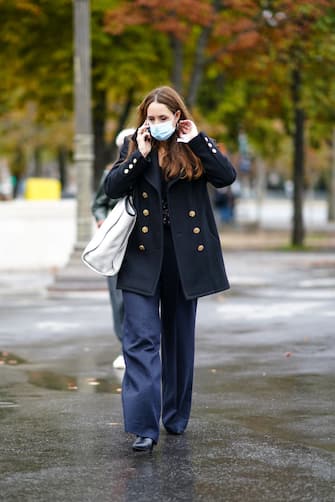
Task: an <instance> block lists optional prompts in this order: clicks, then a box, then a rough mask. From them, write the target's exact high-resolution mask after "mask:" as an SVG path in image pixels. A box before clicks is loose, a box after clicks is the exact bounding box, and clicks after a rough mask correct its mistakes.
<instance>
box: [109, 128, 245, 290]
mask: <svg viewBox="0 0 335 502" xmlns="http://www.w3.org/2000/svg"><path fill="white" fill-rule="evenodd" d="M188 145H189V147H190V148H191V149H192V151H193V152H194V153H195V155H196V156H197V157H199V158H200V160H201V162H202V164H203V167H204V175H203V176H202V177H201V178H199V179H197V180H194V181H188V180H182V179H180V178H174V179H172V180H170V181H169V182H168V183H167V201H168V207H169V215H170V227H171V234H172V239H173V243H174V248H175V254H176V259H177V264H178V270H179V275H180V280H181V284H182V288H183V292H184V295H185V297H186V298H187V299H192V298H197V297H200V296H205V295H209V294H212V293H217V292H219V291H223V290H225V289H228V288H229V282H228V279H227V276H226V272H225V267H224V262H223V257H222V250H221V244H220V240H219V236H218V232H217V228H216V224H215V220H214V216H213V211H212V207H211V203H210V200H209V195H208V191H207V182H209V183H212V184H213V185H214V186H215V187H217V188H219V187H224V186H227V185H230V184H231V183H233V181H234V180H235V177H236V172H235V169H234V167H233V166H232V164H231V163H230V161H229V160H228V158H227V157H226V156H224V155H223V154H222V153H221V152H220V150H219V149H218V148H217V147H216V146H215V144H214V142H213V141H212V140H211V139H210V138H209V137H208V136H206V135H205V134H204V133H199V134H198V135H197V136H196V137H195V138H193V139H192V140H191V141H190V142H189V143H188ZM127 150H128V148H127V145H126V144H124V146H123V148H122V150H121V153H120V158H119V160H118V161H117V162H116V163H115V165H114V166H113V168H112V169H111V171H110V172H109V174H108V176H107V177H106V180H105V191H106V194H107V195H108V196H109V197H111V198H119V197H122V196H124V195H126V194H128V193H133V196H134V204H135V207H136V210H137V221H136V224H135V227H134V229H133V231H132V234H131V236H130V238H129V242H128V246H127V250H126V254H125V258H124V261H123V263H122V266H121V269H120V271H119V275H118V288H120V289H124V290H127V291H132V292H134V293H139V294H142V295H147V296H151V295H153V294H154V293H155V291H156V288H157V285H158V281H159V277H160V272H161V264H162V258H163V218H162V194H161V169H160V167H159V164H158V155H157V151H151V152H150V154H149V155H148V156H147V157H146V158H145V157H143V156H142V154H141V153H140V152H139V151H138V150H135V151H134V152H133V154H132V155H131V156H130V157H129V158H126V157H127Z"/></svg>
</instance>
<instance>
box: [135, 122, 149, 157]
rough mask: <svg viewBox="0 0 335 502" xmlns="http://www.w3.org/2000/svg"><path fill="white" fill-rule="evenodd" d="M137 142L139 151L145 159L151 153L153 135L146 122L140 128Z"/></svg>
mask: <svg viewBox="0 0 335 502" xmlns="http://www.w3.org/2000/svg"><path fill="white" fill-rule="evenodd" d="M136 141H137V145H138V149H139V151H140V152H141V154H142V155H143V157H146V156H147V155H148V154H149V153H150V152H151V135H150V132H149V126H148V124H147V123H146V122H144V124H143V125H141V127H139V128H138V130H137V136H136Z"/></svg>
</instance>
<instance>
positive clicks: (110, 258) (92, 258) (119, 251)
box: [81, 195, 136, 275]
mask: <svg viewBox="0 0 335 502" xmlns="http://www.w3.org/2000/svg"><path fill="white" fill-rule="evenodd" d="M135 222H136V209H135V207H134V204H133V198H132V196H131V195H127V196H126V197H123V198H122V199H119V200H118V202H117V203H116V205H115V206H114V207H113V209H112V211H111V212H110V213H109V214H108V216H107V218H106V219H105V221H104V222H103V224H102V225H101V227H100V228H98V230H97V231H96V233H95V234H94V236H93V238H92V239H91V240H90V242H89V243H88V244H87V246H86V248H85V249H84V251H83V253H82V255H81V259H82V261H83V262H84V263H85V265H87V266H88V267H89V268H91V269H92V270H94V272H97V273H98V274H101V275H116V274H117V273H118V271H119V270H120V268H121V265H122V261H123V258H124V255H125V252H126V248H127V244H128V239H129V236H130V234H131V232H132V230H133V228H134V225H135Z"/></svg>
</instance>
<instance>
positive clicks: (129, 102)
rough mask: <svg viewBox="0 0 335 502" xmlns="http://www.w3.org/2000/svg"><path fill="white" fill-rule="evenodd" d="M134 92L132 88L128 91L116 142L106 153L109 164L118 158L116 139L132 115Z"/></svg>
mask: <svg viewBox="0 0 335 502" xmlns="http://www.w3.org/2000/svg"><path fill="white" fill-rule="evenodd" d="M134 92H135V89H134V88H131V89H129V90H128V94H127V97H126V101H125V103H124V105H123V109H122V112H121V114H120V116H119V119H118V124H117V128H116V133H115V137H114V140H113V142H112V143H110V144H109V145H108V150H107V153H106V157H107V161H108V162H113V161H114V160H115V158H116V157H117V154H118V148H117V146H116V144H115V139H116V137H117V135H118V134H119V132H121V131H122V129H124V128H125V127H126V124H127V120H128V118H129V115H130V112H131V109H132V106H133V97H134Z"/></svg>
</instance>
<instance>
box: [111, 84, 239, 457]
mask: <svg viewBox="0 0 335 502" xmlns="http://www.w3.org/2000/svg"><path fill="white" fill-rule="evenodd" d="M235 177H236V173H235V169H234V167H233V166H232V164H231V163H230V161H229V160H228V159H227V157H225V156H224V155H223V154H222V153H221V152H220V151H219V150H218V149H217V148H216V146H215V144H214V142H213V141H212V140H211V139H210V138H209V137H208V136H206V134H204V133H202V132H200V133H199V132H198V130H197V127H196V125H195V123H194V122H193V121H192V119H191V116H190V113H189V112H188V110H187V108H186V106H185V104H184V102H183V100H182V98H181V97H180V95H179V94H178V93H177V92H176V91H175V90H174V89H172V88H171V87H167V86H164V87H159V88H157V89H154V90H153V91H152V92H150V93H149V94H148V95H147V96H146V97H145V99H144V100H143V101H142V103H141V104H140V106H139V109H138V128H137V130H136V133H135V134H134V136H133V137H132V139H131V140H130V141H129V142H125V143H124V146H123V148H122V150H121V153H120V158H119V160H118V161H117V162H116V163H115V165H114V167H113V168H112V170H111V171H110V172H109V174H108V176H107V178H106V180H105V191H106V193H107V195H108V196H109V197H111V198H119V197H122V196H124V195H125V194H128V193H132V194H133V197H134V204H135V207H136V209H137V221H136V225H135V228H134V230H133V232H132V234H131V236H130V239H129V242H128V247H127V251H126V255H125V258H124V261H123V264H122V267H121V269H120V272H119V275H118V288H119V289H121V290H122V292H123V300H124V314H125V317H124V334H123V353H124V358H125V362H126V371H125V375H124V379H123V384H122V402H123V412H124V421H125V430H126V432H130V433H133V434H135V435H136V439H135V442H134V443H133V450H134V451H152V449H153V446H154V445H155V444H157V442H158V439H159V423H160V418H162V422H163V425H164V427H165V429H166V431H167V433H169V434H182V433H183V432H184V431H185V429H186V426H187V423H188V420H189V416H190V410H191V400H192V384H193V367H194V333H195V319H196V309H197V298H198V297H201V296H205V295H209V294H213V293H217V292H219V291H223V290H225V289H228V288H229V283H228V279H227V276H226V272H225V268H224V263H223V258H222V251H221V246H220V240H219V237H218V233H217V229H216V226H215V221H214V216H213V213H212V208H211V204H210V200H209V196H208V193H207V182H209V183H211V184H212V185H214V186H215V187H223V186H228V185H230V184H231V183H233V181H234V180H235ZM160 350H161V355H160Z"/></svg>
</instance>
